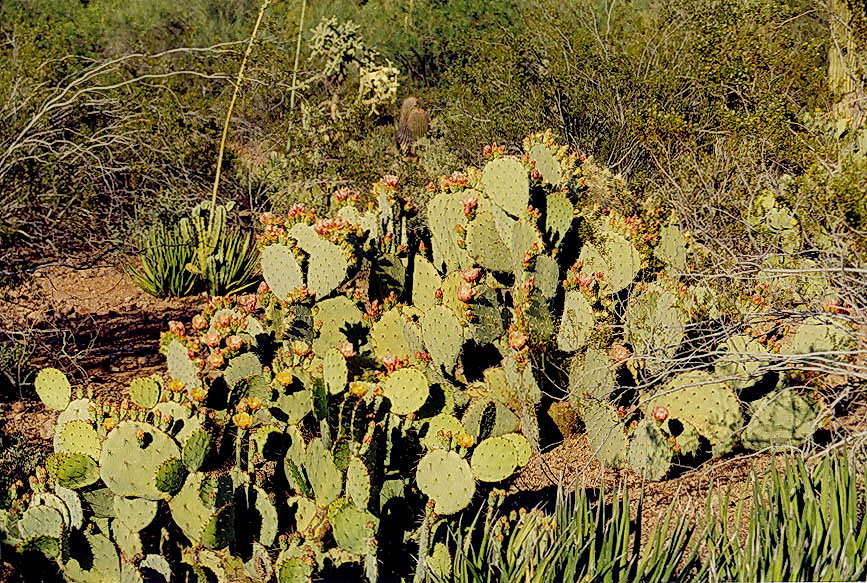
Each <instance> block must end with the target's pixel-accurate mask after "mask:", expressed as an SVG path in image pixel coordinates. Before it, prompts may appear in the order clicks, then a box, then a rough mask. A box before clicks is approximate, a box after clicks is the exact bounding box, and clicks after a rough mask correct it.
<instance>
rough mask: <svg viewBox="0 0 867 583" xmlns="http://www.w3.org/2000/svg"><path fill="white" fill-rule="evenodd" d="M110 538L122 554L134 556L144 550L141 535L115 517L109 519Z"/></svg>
mask: <svg viewBox="0 0 867 583" xmlns="http://www.w3.org/2000/svg"><path fill="white" fill-rule="evenodd" d="M111 538H112V540H114V542H115V544H117V548H118V550H119V551H120V552H121V554H122V555H123V556H126V557H135V556H136V555H140V554H142V553H143V552H144V547H143V546H142V542H141V536H140V535H139V532H138V531H136V530H132V529H130V528H128V527H127V526H126V525H125V524H124V523H122V522H120V521H119V520H117V519H116V518H115V519H114V520H112V521H111Z"/></svg>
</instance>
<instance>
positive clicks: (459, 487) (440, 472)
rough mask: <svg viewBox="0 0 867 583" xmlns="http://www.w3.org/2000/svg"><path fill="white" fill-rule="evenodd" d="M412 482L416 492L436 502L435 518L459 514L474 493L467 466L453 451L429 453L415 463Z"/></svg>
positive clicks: (470, 473) (474, 489) (473, 482)
mask: <svg viewBox="0 0 867 583" xmlns="http://www.w3.org/2000/svg"><path fill="white" fill-rule="evenodd" d="M415 479H416V483H417V484H418V488H419V490H421V491H422V492H423V493H424V494H425V495H426V496H427V497H428V498H430V499H431V500H433V501H434V502H435V509H436V512H437V513H438V514H444V515H448V514H454V513H456V512H460V511H461V510H463V509H464V508H466V507H467V506H469V504H470V502H471V501H472V499H473V494H475V492H476V483H475V480H473V472H472V470H471V469H470V465H469V464H468V463H467V462H466V460H464V459H463V458H462V457H461V456H459V455H458V454H457V453H455V452H453V451H445V450H442V449H436V450H433V451H431V452H428V453H427V454H426V455H425V456H424V457H423V458H421V460H420V461H419V463H418V469H417V470H416V475H415Z"/></svg>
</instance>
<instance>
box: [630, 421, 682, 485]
mask: <svg viewBox="0 0 867 583" xmlns="http://www.w3.org/2000/svg"><path fill="white" fill-rule="evenodd" d="M672 457H673V453H672V450H671V445H670V444H669V443H668V442H667V441H666V437H665V435H664V434H663V433H662V432H661V431H660V430H659V427H657V424H656V423H655V422H654V421H652V420H650V419H643V420H642V421H641V422H640V423H639V424H638V427H636V428H635V433H634V434H633V435H632V442H631V443H630V444H629V454H628V458H627V459H628V461H629V465H630V466H632V469H634V470H635V471H636V472H638V473H639V474H641V475H642V476H644V477H645V478H646V479H648V480H654V481H656V480H661V479H662V478H664V477H665V475H666V474H667V473H668V470H669V468H670V467H671V460H672Z"/></svg>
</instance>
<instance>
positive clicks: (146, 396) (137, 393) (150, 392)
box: [129, 375, 162, 409]
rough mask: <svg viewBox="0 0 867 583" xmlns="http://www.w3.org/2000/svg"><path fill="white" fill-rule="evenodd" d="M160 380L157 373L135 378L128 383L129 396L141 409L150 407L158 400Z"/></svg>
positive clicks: (160, 389)
mask: <svg viewBox="0 0 867 583" xmlns="http://www.w3.org/2000/svg"><path fill="white" fill-rule="evenodd" d="M161 392H162V382H161V380H160V377H159V376H158V375H153V376H150V377H147V378H140V379H135V380H134V381H133V382H131V383H130V385H129V398H130V399H131V400H132V402H133V403H135V404H136V405H138V406H139V407H142V408H143V409H152V408H153V407H154V406H156V404H157V403H159V402H160V394H161Z"/></svg>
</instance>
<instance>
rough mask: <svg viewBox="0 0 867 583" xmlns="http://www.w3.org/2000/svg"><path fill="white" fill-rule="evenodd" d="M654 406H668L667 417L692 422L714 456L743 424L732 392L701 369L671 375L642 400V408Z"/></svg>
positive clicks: (729, 445) (723, 450) (727, 445)
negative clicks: (653, 392) (708, 442)
mask: <svg viewBox="0 0 867 583" xmlns="http://www.w3.org/2000/svg"><path fill="white" fill-rule="evenodd" d="M658 406H662V407H665V408H666V409H668V414H669V416H670V417H673V418H675V419H682V420H684V421H687V422H689V423H690V424H691V425H693V426H694V427H695V428H696V430H697V431H698V432H699V434H701V435H702V436H704V437H705V438H706V439H707V440H708V441H710V443H711V446H712V448H713V454H714V455H715V456H718V455H723V454H725V453H726V452H728V451H729V450H730V449H731V448H732V447H733V446H734V442H735V434H736V432H737V431H738V430H739V429H740V428H741V426H742V424H743V417H742V415H741V405H740V401H739V400H738V398H737V396H736V395H735V394H734V392H732V390H731V389H730V388H728V387H727V386H726V385H725V384H724V383H721V382H717V381H715V380H714V378H713V377H712V376H711V375H710V374H709V373H706V372H703V371H694V372H686V373H682V374H679V375H678V376H676V377H674V378H673V379H672V380H670V381H669V382H668V383H666V384H665V385H664V386H663V387H662V388H661V389H660V390H659V391H658V392H657V394H656V395H653V396H650V397H649V398H648V399H647V400H646V402H645V404H644V405H643V409H644V410H645V412H649V411H651V410H652V409H653V408H654V407H658Z"/></svg>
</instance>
